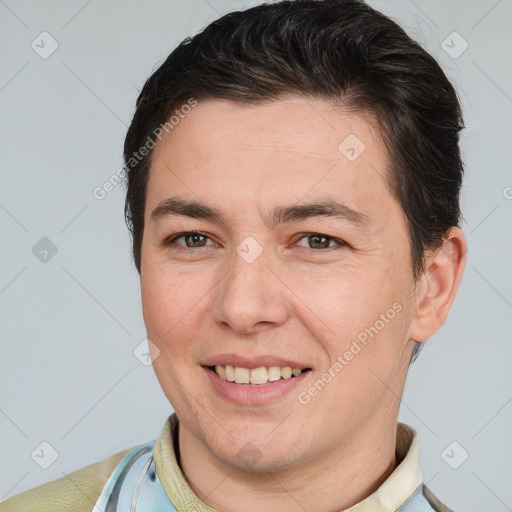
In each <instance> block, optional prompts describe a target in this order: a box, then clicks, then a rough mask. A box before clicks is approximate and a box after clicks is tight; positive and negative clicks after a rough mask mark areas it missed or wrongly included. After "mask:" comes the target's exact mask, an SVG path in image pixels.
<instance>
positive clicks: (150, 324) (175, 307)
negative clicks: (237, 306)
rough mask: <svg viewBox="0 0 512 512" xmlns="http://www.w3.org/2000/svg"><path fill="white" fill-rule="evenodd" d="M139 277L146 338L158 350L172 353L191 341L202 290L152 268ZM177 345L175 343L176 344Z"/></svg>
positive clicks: (188, 279)
mask: <svg viewBox="0 0 512 512" xmlns="http://www.w3.org/2000/svg"><path fill="white" fill-rule="evenodd" d="M154 269H155V270H156V271H155V272H151V271H146V272H145V273H144V274H143V276H142V277H141V299H142V310H143V316H144V323H145V325H146V328H147V332H148V338H149V339H150V340H151V341H153V343H155V344H156V345H157V346H158V347H159V348H160V350H162V351H166V352H176V351H177V350H178V349H179V348H180V347H183V348H185V347H186V344H184V343H182V342H181V340H185V339H186V340H190V341H191V340H192V339H193V337H194V332H195V330H194V328H193V326H194V324H195V323H196V322H197V317H198V315H200V314H201V297H202V296H203V295H204V288H203V287H201V286H197V285H195V284H194V282H193V278H192V280H191V278H190V277H189V276H180V275H179V274H176V273H174V274H171V273H170V272H166V271H164V270H162V268H161V267H154ZM178 341H179V342H178Z"/></svg>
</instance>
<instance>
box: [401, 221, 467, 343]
mask: <svg viewBox="0 0 512 512" xmlns="http://www.w3.org/2000/svg"><path fill="white" fill-rule="evenodd" d="M466 253H467V249H466V238H465V236H464V233H463V232H462V230H461V229H459V228H457V227H453V228H451V229H450V230H449V231H448V233H447V236H446V237H445V240H444V243H443V245H442V246H441V247H440V248H438V249H436V250H435V251H430V252H428V253H427V255H426V257H425V273H424V275H423V276H422V277H421V278H420V279H419V280H418V281H417V283H416V289H415V298H416V307H415V313H414V317H413V321H412V322H411V327H410V329H409V337H410V339H413V340H414V341H419V342H423V341H427V340H428V339H429V338H430V337H431V336H432V335H433V334H435V333H436V332H437V331H438V330H439V328H440V327H441V325H443V323H444V321H445V320H446V317H447V316H448V311H450V308H451V306H452V304H453V301H454V299H455V295H456V293H457V290H458V288H459V284H460V281H461V279H462V273H463V272H464V267H465V265H466Z"/></svg>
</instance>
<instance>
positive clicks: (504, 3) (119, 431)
mask: <svg viewBox="0 0 512 512" xmlns="http://www.w3.org/2000/svg"><path fill="white" fill-rule="evenodd" d="M256 3H259V2H251V3H250V4H249V3H248V2H245V1H232V2H228V1H227V0H208V1H206V0H188V1H187V2H178V1H176V0H173V1H170V0H152V1H147V2H143V1H142V0H139V1H133V0H132V1H120V0H117V1H109V2H106V1H99V0H89V1H83V0H73V1H69V0H68V1H63V0H61V1H56V0H51V1H50V0H48V1H44V2H41V1H35V0H33V1H23V0H18V1H15V0H0V39H1V51H2V59H1V63H2V65H1V66H0V109H1V118H0V119H1V122H0V130H1V132H0V144H1V152H0V162H1V183H2V186H1V189H0V229H1V239H0V240H1V246H0V247H1V249H0V320H1V324H0V325H1V327H0V328H1V334H0V342H1V358H0V379H1V380H0V389H1V396H0V431H1V436H0V439H1V445H0V460H1V461H2V464H1V470H0V501H1V500H4V499H6V498H7V497H9V496H12V495H14V494H18V493H19V492H22V491H24V490H26V489H29V488H31V487H33V486H35V485H39V484H42V483H44V482H48V481H50V480H53V479H56V478H60V477H62V476H64V475H67V474H69V473H70V472H72V471H74V470H76V469H78V468H81V467H83V466H85V465H87V464H90V463H93V462H96V461H98V460H101V459H103V458H105V457H107V456H108V455H110V454H112V453H115V452H117V451H120V450H123V449H125V448H128V447H130V446H132V445H135V444H137V443H141V442H144V441H147V440H150V439H155V438H156V437H157V436H158V435H159V433H160V431H161V428H162V426H163V424H164V422H165V419H166V418H167V416H168V415H169V414H170V413H171V412H172V409H171V407H170V405H169V404H168V402H167V399H166V398H165V396H164V394H163V392H162V391H161V389H160V386H159V384H158V382H157V380H156V378H155V376H154V373H153V370H152V368H151V367H146V366H144V365H143V364H142V363H141V362H140V361H139V360H138V359H137V358H136V357H135V356H134V354H133V351H134V349H135V348H136V347H137V346H138V345H139V344H140V343H141V342H142V340H144V338H145V328H144V324H143V320H142V314H141V304H140V295H139V282H138V274H137V272H136V270H135V267H134V266H133V264H132V262H131V259H130V244H129V237H128V232H127V229H126V228H125V225H124V219H123V213H122V212H123V199H124V190H123V189H122V187H116V188H115V189H114V190H113V191H111V192H110V193H108V194H107V195H106V197H105V198H104V199H103V200H97V199H95V197H94V196H93V190H94V189H95V187H101V186H102V185H103V184H104V183H105V182H106V181H107V180H108V179H109V178H110V177H111V176H112V175H113V174H115V172H116V170H117V169H118V168H119V167H120V166H121V164H122V160H121V152H122V144H123V138H124V134H125V131H126V128H127V124H128V123H129V121H130V119H131V116H132V114H133V110H134V103H135V99H136V96H137V94H138V90H140V88H141V86H142V84H143V83H144V81H145V79H146V78H147V77H148V76H149V75H150V73H151V72H152V70H153V69H155V66H157V65H158V64H160V63H161V62H162V61H163V59H164V58H165V57H166V56H167V55H168V53H169V52H170V51H171V50H172V49H173V48H174V47H175V46H176V45H177V44H178V43H179V42H180V41H181V40H182V39H183V38H184V37H186V36H187V35H192V34H194V33H196V32H197V31H198V30H199V29H200V28H202V27H203V26H205V25H206V24H208V23H209V22H211V21H213V20H214V19H215V18H217V17H218V16H219V15H220V14H224V13H226V12H228V11H230V10H235V9H243V8H245V7H247V6H249V5H255V4H256ZM370 3H371V4H372V5H373V6H374V7H376V8H378V9H380V10H382V11H383V12H384V13H386V14H388V15H390V16H392V17H393V18H395V19H396V20H397V21H399V22H400V23H401V24H402V25H403V26H405V27H406V29H407V31H408V32H409V33H410V34H411V35H412V36H413V37H415V38H416V39H417V40H418V41H419V42H420V43H421V44H422V45H424V46H425V47H426V48H427V49H428V50H429V51H430V52H431V53H432V54H433V55H434V57H436V58H437V59H438V60H439V61H440V62H441V65H442V66H443V68H444V69H445V70H446V72H447V74H448V76H449V77H450V78H451V79H452V80H453V82H454V83H455V85H456V87H457V89H458V91H459V93H460V96H461V99H462V102H463V106H464V110H465V120H466V124H467V130H466V132H465V134H464V137H463V141H462V148H463V152H464V157H465V161H466V178H465V185H464V196H463V203H462V205H463V210H464V215H465V222H464V225H463V228H464V230H465V232H466V235H467V239H468V264H467V267H466V272H465V275H464V278H463V281H462V285H461V289H460V292H459V295H458V296H457V298H456V300H455V304H454V306H453V309H452V311H451V313H450V315H449V317H448V320H447V323H446V324H445V326H444V327H443V328H442V330H441V331H440V332H439V333H438V334H437V335H436V336H434V337H433V338H432V339H431V341H430V342H429V343H428V344H427V346H426V348H425V349H424V351H423V353H422V354H421V356H420V358H419V360H418V361H417V362H416V363H414V364H413V365H412V367H411V370H410V373H409V378H408V381H407V385H406V390H405V394H404V397H403V401H402V408H401V412H400V419H401V420H402V421H404V422H406V423H408V424H410V425H412V426H413V427H414V428H416V430H417V431H418V433H419V437H420V463H421V467H422V470H423V474H424V479H425V481H426V482H428V483H429V485H430V487H431V488H432V490H433V491H434V492H435V493H436V494H438V495H439V497H441V498H442V500H443V501H445V502H446V503H447V504H448V505H450V506H451V507H453V508H454V509H455V510H456V511H457V512H460V511H463V512H471V511H481V510H486V511H493V512H501V511H506V510H512V486H511V485H510V481H511V476H512V475H511V473H512V471H511V469H512V463H511V460H512V443H511V432H512V428H511V427H512V404H511V401H512V371H511V370H510V362H511V356H512V343H511V341H512V336H511V334H512V330H511V324H510V319H511V314H512V286H511V283H512V271H511V265H510V262H511V261H512V242H511V239H512V238H511V234H512V223H511V218H512V199H511V198H512V188H510V187H512V174H511V171H510V162H511V161H512V149H511V148H512V144H511V138H512V127H511V114H512V83H511V60H510V48H511V44H512V35H511V26H512V25H511V21H512V1H511V0H500V1H496V0H481V1H475V0H473V1H462V0H461V1H453V0H452V1H446V0H436V1H426V0H415V1H412V0H394V1H389V0H386V1H383V0H374V1H371V2H370ZM43 31H47V32H48V33H49V34H51V36H52V37H53V38H54V39H55V40H56V41H57V43H58V48H57V49H56V51H55V52H54V53H53V54H52V55H51V56H50V57H48V58H46V59H43V58H41V57H40V56H39V54H38V53H36V52H35V51H34V50H33V49H32V48H31V43H32V41H34V40H35V41H36V43H38V41H39V43H38V44H39V45H42V43H41V42H40V38H39V37H38V36H39V35H40V34H41V32H43ZM454 31H456V32H457V33H458V34H460V36H461V37H462V38H464V40H465V41H467V43H468V44H469V47H468V49H467V50H466V51H465V52H464V53H463V54H462V55H460V56H458V57H457V58H453V57H450V55H448V53H447V52H446V51H445V49H443V47H444V48H447V49H449V51H451V52H452V54H453V53H454V52H456V51H458V50H460V49H462V48H463V47H462V46H461V45H463V44H464V42H463V40H462V39H460V37H459V36H457V35H453V34H452V33H453V32H454ZM447 38H448V39H447ZM443 41H445V43H443ZM450 47H453V48H451V49H450ZM45 48H46V49H48V48H49V40H48V39H47V40H46V42H45ZM42 237H48V238H49V239H50V240H51V241H52V242H53V244H55V246H56V247H57V253H56V254H55V255H54V256H53V257H51V258H48V261H47V262H46V263H44V262H42V261H40V260H39V259H38V258H36V256H35V255H34V254H33V252H32V248H33V246H34V245H35V244H36V243H37V242H38V241H39V240H40V239H41V238H42ZM43 441H46V442H48V443H49V444H50V445H51V446H53V447H54V449H55V450H56V451H57V452H58V458H57V460H56V461H55V462H54V463H53V464H52V465H51V466H50V467H49V468H48V469H42V468H41V467H39V465H37V464H36V463H35V462H34V460H33V459H32V458H31V453H32V452H33V451H34V450H35V449H36V448H38V447H39V446H40V443H41V442H43ZM454 441H455V442H456V443H458V444H456V445H452V446H450V447H449V445H450V443H452V442H454ZM447 447H449V448H448V450H447V451H445V449H446V448H447ZM465 452H467V453H468V454H469V457H468V458H467V460H465V461H464V462H463V463H462V464H461V465H460V466H459V467H458V468H457V469H453V468H452V467H450V465H449V464H448V462H449V463H450V464H451V465H452V466H455V465H457V464H459V463H460V462H461V461H462V460H463V457H464V456H465ZM45 453H47V454H48V453H49V451H48V450H47V451H46V452H45ZM443 453H445V455H444V457H443V455H442V454H443Z"/></svg>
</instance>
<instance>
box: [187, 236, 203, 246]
mask: <svg viewBox="0 0 512 512" xmlns="http://www.w3.org/2000/svg"><path fill="white" fill-rule="evenodd" d="M199 238H204V235H201V234H200V233H190V234H188V235H186V240H187V245H188V242H189V241H190V240H192V244H195V243H198V239H199ZM203 242H204V240H203ZM199 245H200V246H202V245H204V243H202V244H201V243H199Z"/></svg>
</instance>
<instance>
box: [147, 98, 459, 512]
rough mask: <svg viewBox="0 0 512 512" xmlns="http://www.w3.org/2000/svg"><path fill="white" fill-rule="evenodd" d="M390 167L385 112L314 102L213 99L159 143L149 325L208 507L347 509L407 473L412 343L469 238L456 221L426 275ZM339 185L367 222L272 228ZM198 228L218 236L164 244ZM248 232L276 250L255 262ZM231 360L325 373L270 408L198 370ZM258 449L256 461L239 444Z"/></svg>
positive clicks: (444, 300) (454, 273)
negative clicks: (249, 254)
mask: <svg viewBox="0 0 512 512" xmlns="http://www.w3.org/2000/svg"><path fill="white" fill-rule="evenodd" d="M349 134H355V135H356V136H357V137H358V138H359V139H360V140H361V141H363V143H364V145H365V147H366V149H365V150H364V152H363V153H362V154H361V155H360V156H359V157H358V158H357V159H356V160H355V161H349V160H348V159H347V158H346V157H345V156H344V155H343V154H342V153H341V152H340V151H339V150H338V146H339V144H340V142H342V141H343V140H344V139H345V137H346V136H347V135H349ZM387 166H388V155H387V153H386V150H385V146H384V144H383V141H382V138H381V134H380V131H379V129H378V126H377V124H376V122H375V120H374V119H373V118H372V117H371V116H370V115H363V114H354V113H347V112H344V111H341V110H339V109H338V110H334V109H333V107H332V106H331V105H330V104H328V103H326V102H324V101H322V100H311V99H308V100H306V99H302V98H299V97H287V98H283V99H282V100H281V101H274V102H272V103H269V104H265V105H258V106H246V105H240V104H235V103H231V102H228V101H225V100H207V101H200V102H199V104H198V105H197V106H196V107H194V108H193V109H192V111H191V112H190V113H189V114H187V115H186V116H184V118H183V119H182V120H181V121H180V123H179V125H177V126H176V127H175V128H174V129H173V130H172V131H171V132H170V133H169V134H167V135H165V137H164V138H163V139H162V140H161V141H160V142H158V144H157V146H156V148H155V150H154V154H153V160H152V165H151V169H150V177H149V182H148V188H147V200H146V210H145V231H144V236H143V241H142V259H141V292H142V304H143V313H144V321H145V324H146V327H147V332H148V338H149V339H150V340H151V341H152V343H153V344H154V346H153V348H152V351H153V355H154V358H155V360H154V362H153V365H154V369H155V372H156V375H157V377H158V379H159V382H160V384H161V386H162V388H163V390H164V392H165V394H166V396H167V397H168V399H169V401H170V402H171V404H172V405H173V407H174V409H175V411H176V413H177V415H178V417H179V419H180V430H179V444H180V452H181V460H180V464H181V467H182V470H183V472H184V475H185V477H186V479H187V481H188V482H189V484H190V486H191V487H192V489H193V490H194V491H195V493H196V494H197V495H198V496H199V497H200V498H201V499H202V500H203V501H204V502H205V503H206V504H208V505H209V506H211V507H213V508H216V509H218V510H221V511H223V512H238V511H239V510H242V509H243V510H245V511H247V512H252V511H261V510H269V511H277V510H279V511H282V512H288V511H296V510H300V509H301V507H303V508H304V509H305V510H316V511H325V512H334V511H339V510H343V509H345V508H348V507H350V506H351V505H353V504H355V503H357V502H359V501H361V500H362V499H364V498H365V497H367V496H369V495H370V494H371V493H372V492H374V491H375V490H376V489H377V488H378V487H379V486H380V485H381V484H382V482H383V481H384V480H385V479H386V478H387V477H388V476H389V474H390V473H391V472H392V471H393V470H394V468H395V467H396V464H397V461H396V460H395V443H396V429H397V415H398V409H399V405H400V398H401V395H402V392H403V387H404V382H405V378H406V374H407V370H408V365H409V359H410V356H411V351H412V349H413V345H414V342H413V341H412V340H416V341H420V342H422V341H425V340H427V339H428V338H429V337H431V336H432V335H433V334H434V333H435V332H436V331H437V330H438V329H439V328H440V326H441V325H442V324H443V322H444V321H445V319H446V316H447V314H448V311H449V309H450V306H451V304H452V302H453V299H454V297H455V294H456V291H457V288H458V286H459V282H460V279H461V275H462V272H463V268H464V264H465V251H464V250H463V248H464V246H465V241H464V235H463V233H462V231H461V230H460V229H458V228H453V229H452V230H451V231H450V232H449V233H448V234H447V239H446V241H445V244H444V247H443V248H442V249H439V250H437V251H434V252H428V253H426V272H425V275H424V276H423V277H422V278H421V279H419V280H418V281H417V282H415V281H414V279H413V274H412V267H411V259H410V245H409V239H408V234H407V226H406V221H405V218H404V215H403V212H402V209H401V207H400V204H399V203H398V202H396V201H395V199H394V198H393V197H392V195H391V193H390V191H389V188H388V186H387V184H386V182H385V180H384V177H385V176H386V172H387V171H386V169H387ZM326 195H329V197H331V198H334V199H336V200H337V201H339V202H343V203H344V204H346V205H348V206H349V207H350V208H352V209H355V210H357V211H358V212H361V213H364V214H365V215H367V216H368V217H369V218H370V221H369V222H368V223H367V224H365V225H356V224H353V223H350V222H349V221H347V220H343V219H337V218H332V217H318V218H310V219H304V220H299V221H296V222H294V223H290V224H282V225H277V226H275V227H270V226H269V225H268V224H266V223H265V221H264V219H265V217H266V216H267V215H268V214H269V212H270V211H271V210H273V209H274V208H275V207H278V206H285V205H291V204H295V203H310V202H314V201H315V200H318V199H321V198H322V199H323V198H324V197H325V196H326ZM171 196H172V197H179V198H181V199H186V200H194V201H200V202H203V203H205V204H207V205H209V206H213V207H216V208H218V209H220V210H222V212H223V214H224V216H225V217H226V219H227V221H228V223H227V224H225V225H224V224H222V225H221V224H216V223H212V222H210V221H207V220H204V219H193V218H190V217H182V216H169V217H165V218H160V219H158V220H157V221H152V220H151V218H150V215H151V212H152V211H153V209H154V208H156V207H157V206H158V205H159V203H160V202H161V201H163V200H165V199H167V198H169V197H171ZM192 230H198V231H201V232H204V233H205V234H206V235H207V237H206V238H201V237H200V238H199V241H197V240H194V239H193V238H192V239H190V238H188V239H186V238H183V237H182V238H180V239H177V240H176V241H174V242H173V243H170V244H167V245H165V243H164V242H165V241H166V240H169V239H170V238H171V236H172V235H176V234H179V233H181V232H184V231H192ZM304 233H318V234H321V235H324V236H329V237H332V240H331V239H329V238H328V239H327V241H325V240H323V239H320V241H318V240H316V241H315V239H314V238H313V239H311V238H309V239H308V236H305V235H304ZM248 236H251V237H253V238H254V239H255V240H256V241H257V242H258V243H259V245H260V246H261V248H262V249H263V252H262V253H261V255H260V256H259V257H258V258H257V259H256V260H255V261H254V262H252V263H247V262H246V261H245V260H244V259H243V258H241V257H240V256H239V254H238V253H237V251H236V249H237V247H238V246H239V245H240V244H241V243H242V242H243V241H244V239H245V238H246V237H248ZM336 239H339V240H343V241H344V242H345V243H346V244H348V245H337V244H336V242H335V241H334V240H336ZM187 241H188V247H187ZM179 248H181V249H182V250H183V252H178V249H179ZM394 303H399V304H400V305H401V307H402V308H401V311H400V312H399V313H397V314H396V316H395V317H394V318H393V319H392V320H390V321H389V322H388V323H386V325H385V327H384V328H383V329H381V330H380V331H379V333H378V335H376V336H375V337H374V338H373V339H370V341H369V342H368V344H367V346H364V347H363V348H362V350H361V351H360V352H359V353H358V354H357V355H355V356H354V357H353V359H352V360H351V361H350V362H348V364H347V365H346V366H345V367H344V368H343V370H342V371H340V372H338V373H337V374H336V377H335V378H333V379H332V380H331V382H329V383H328V384H327V385H326V386H325V388H324V389H323V390H322V391H321V392H320V393H318V394H317V395H316V396H315V397H314V398H312V399H311V401H310V402H309V403H307V404H302V403H300V402H299V400H298V399H297V394H298V393H299V392H300V391H307V390H308V388H310V387H311V386H312V384H313V383H314V382H315V381H317V379H319V378H320V377H321V375H322V374H323V373H324V372H327V371H328V370H329V368H331V367H332V366H333V364H334V362H335V361H336V360H337V358H338V356H340V355H343V354H344V353H345V352H346V351H347V350H348V349H349V348H350V346H351V343H352V341H353V340H354V339H355V338H356V336H357V335H358V333H360V332H361V331H364V329H365V328H368V327H370V326H373V325H374V324H375V322H376V321H377V320H378V319H379V318H380V315H381V314H385V313H386V311H388V310H389V309H390V308H392V305H393V304H394ZM157 349H158V350H157ZM158 351H159V353H158ZM220 353H236V354H243V355H245V356H247V357H251V356H257V355H262V354H265V355H274V356H278V357H283V358H287V357H288V358H293V359H294V360H298V361H300V362H304V363H307V364H306V366H308V367H310V368H312V371H311V372H309V373H308V374H307V375H306V378H305V379H304V380H303V381H302V382H301V383H300V385H298V387H296V389H295V390H294V391H293V392H291V393H287V394H286V395H284V396H283V397H281V398H279V399H278V400H277V401H275V402H273V403H271V404H267V405H262V406H241V405H236V404H233V403H231V402H229V401H227V400H226V399H223V398H221V397H219V395H218V394H217V393H216V392H215V391H214V390H213V389H212V386H211V384H210V381H209V379H208V378H207V376H206V374H205V372H204V370H203V368H202V367H201V365H202V364H203V363H204V361H205V360H206V359H207V358H208V357H211V356H213V355H216V354H220ZM157 355H158V357H157ZM248 443H251V446H252V445H253V446H255V447H256V450H257V454H258V455H257V459H258V460H257V462H256V464H254V463H253V462H250V461H247V460H246V459H244V458H243V457H242V456H241V454H240V453H239V452H240V450H242V449H244V447H247V446H248ZM245 449H247V448H245ZM242 453H243V452H242ZM320 475H321V476H320Z"/></svg>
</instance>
